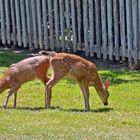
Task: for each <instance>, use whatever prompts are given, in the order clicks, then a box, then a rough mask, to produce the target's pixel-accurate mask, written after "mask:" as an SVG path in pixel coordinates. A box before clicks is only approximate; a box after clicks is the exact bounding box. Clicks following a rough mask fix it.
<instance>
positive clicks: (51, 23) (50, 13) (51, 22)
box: [48, 0, 54, 50]
mask: <svg viewBox="0 0 140 140" xmlns="http://www.w3.org/2000/svg"><path fill="white" fill-rule="evenodd" d="M48 13H49V33H50V49H51V50H54V37H53V32H54V29H53V9H52V1H51V0H48Z"/></svg>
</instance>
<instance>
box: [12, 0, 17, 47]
mask: <svg viewBox="0 0 140 140" xmlns="http://www.w3.org/2000/svg"><path fill="white" fill-rule="evenodd" d="M10 5H11V23H12V37H11V38H12V40H11V41H12V42H13V45H14V46H15V45H16V41H17V40H16V17H15V6H14V5H15V2H14V1H13V0H10Z"/></svg>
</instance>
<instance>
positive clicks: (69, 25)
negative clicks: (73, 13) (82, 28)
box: [65, 0, 72, 51]
mask: <svg viewBox="0 0 140 140" xmlns="http://www.w3.org/2000/svg"><path fill="white" fill-rule="evenodd" d="M65 7H66V28H67V32H66V34H67V40H66V41H67V50H68V51H70V49H72V48H71V44H70V43H71V23H70V0H66V1H65Z"/></svg>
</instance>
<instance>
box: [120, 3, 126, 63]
mask: <svg viewBox="0 0 140 140" xmlns="http://www.w3.org/2000/svg"><path fill="white" fill-rule="evenodd" d="M119 3H120V35H121V54H122V60H123V61H124V60H125V57H126V39H125V38H126V35H125V7H124V0H119Z"/></svg>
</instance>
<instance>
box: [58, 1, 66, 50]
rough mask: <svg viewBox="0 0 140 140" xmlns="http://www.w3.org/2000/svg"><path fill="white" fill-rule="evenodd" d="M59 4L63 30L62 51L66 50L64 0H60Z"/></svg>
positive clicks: (61, 28) (61, 29)
mask: <svg viewBox="0 0 140 140" xmlns="http://www.w3.org/2000/svg"><path fill="white" fill-rule="evenodd" d="M59 5H60V31H61V47H62V51H65V49H66V48H65V44H64V42H65V34H64V29H65V24H64V0H59Z"/></svg>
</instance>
